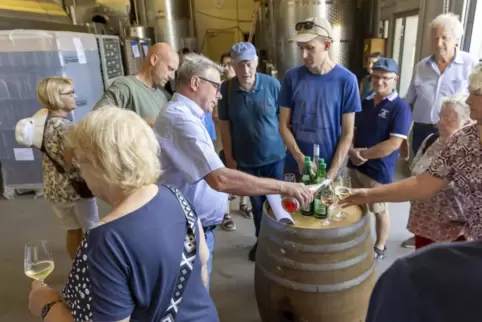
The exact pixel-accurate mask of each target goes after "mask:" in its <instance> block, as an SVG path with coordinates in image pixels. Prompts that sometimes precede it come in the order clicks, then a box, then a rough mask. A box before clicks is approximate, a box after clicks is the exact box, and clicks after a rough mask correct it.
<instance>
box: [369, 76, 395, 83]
mask: <svg viewBox="0 0 482 322" xmlns="http://www.w3.org/2000/svg"><path fill="white" fill-rule="evenodd" d="M371 78H372V80H374V81H375V82H378V81H379V80H380V79H381V80H382V81H384V82H388V81H391V80H392V79H393V78H394V77H389V76H383V77H380V76H376V75H371Z"/></svg>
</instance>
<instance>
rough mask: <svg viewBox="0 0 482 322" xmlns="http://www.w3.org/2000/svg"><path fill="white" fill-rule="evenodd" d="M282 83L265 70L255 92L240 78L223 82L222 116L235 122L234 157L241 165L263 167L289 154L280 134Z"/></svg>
mask: <svg viewBox="0 0 482 322" xmlns="http://www.w3.org/2000/svg"><path fill="white" fill-rule="evenodd" d="M230 82H231V85H229V83H230ZM280 87H281V86H280V83H279V81H278V80H277V79H275V78H273V77H271V76H267V75H264V74H261V73H257V74H256V83H255V86H254V88H253V90H252V91H251V92H246V91H243V90H242V89H241V88H240V87H239V81H238V80H237V78H233V79H231V80H229V81H226V82H224V83H223V84H222V86H221V94H222V96H223V98H222V99H221V101H219V106H218V110H219V119H220V120H223V121H229V123H230V125H231V138H232V145H233V157H234V159H235V160H236V163H237V164H238V166H240V167H248V168H249V167H260V166H264V165H268V164H270V163H274V162H277V161H279V160H281V159H282V158H284V157H285V146H284V143H283V139H282V138H281V135H280V134H279V118H278V117H279V107H278V95H279V91H280ZM228 88H229V89H230V91H229V94H228ZM228 101H229V102H228Z"/></svg>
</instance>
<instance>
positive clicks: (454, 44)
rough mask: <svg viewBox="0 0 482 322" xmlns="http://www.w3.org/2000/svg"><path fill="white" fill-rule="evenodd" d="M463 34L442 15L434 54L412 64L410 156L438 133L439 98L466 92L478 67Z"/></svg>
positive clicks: (433, 28) (434, 30) (434, 33)
mask: <svg viewBox="0 0 482 322" xmlns="http://www.w3.org/2000/svg"><path fill="white" fill-rule="evenodd" d="M463 34H464V28H463V25H462V23H461V22H460V21H459V19H458V17H457V16H456V15H454V14H453V13H447V14H441V15H439V16H437V17H436V18H435V19H434V20H433V21H432V22H431V23H430V39H431V45H432V50H433V55H431V56H428V57H425V58H424V59H422V60H421V61H419V62H418V63H417V64H416V65H415V68H414V71H413V77H412V81H411V83H410V86H409V88H408V92H407V95H406V96H405V100H406V101H407V102H408V104H410V107H411V109H412V112H413V122H414V123H413V132H412V153H413V155H415V154H416V153H417V151H418V149H419V148H420V145H421V144H422V142H423V141H424V140H425V139H426V138H427V136H429V135H430V134H433V133H435V132H437V127H436V125H437V123H438V121H439V114H440V106H441V99H442V98H443V97H446V96H451V95H455V94H457V93H460V92H467V89H468V78H469V75H470V73H471V72H472V70H473V69H474V68H475V66H477V60H476V59H475V58H474V57H472V56H471V55H470V54H469V53H467V52H464V51H462V50H460V49H459V45H460V40H461V38H462V35H463ZM401 154H402V156H403V157H405V158H408V155H409V148H408V144H407V141H405V142H404V144H403V146H402V150H401ZM413 245H414V241H413V238H410V239H409V240H406V241H405V242H403V243H402V246H403V247H414V246H413Z"/></svg>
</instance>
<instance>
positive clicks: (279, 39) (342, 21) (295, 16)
mask: <svg viewBox="0 0 482 322" xmlns="http://www.w3.org/2000/svg"><path fill="white" fill-rule="evenodd" d="M265 1H266V0H265ZM268 1H272V2H273V20H271V30H272V33H274V35H272V36H271V37H270V38H271V39H276V46H275V48H274V57H275V59H274V60H275V62H276V67H277V68H278V73H279V78H280V79H283V77H284V75H285V74H286V72H287V71H288V70H289V69H290V68H292V67H294V66H296V65H298V64H301V63H302V59H301V55H300V52H299V50H298V48H297V45H296V43H292V42H290V41H289V39H290V38H292V37H293V36H294V35H295V34H296V31H295V24H296V23H297V22H300V21H303V20H305V19H306V18H309V17H314V16H319V17H323V18H326V19H328V21H329V22H330V23H331V25H332V27H333V34H334V35H333V38H334V40H333V44H332V47H331V50H330V57H331V58H332V59H333V61H335V62H336V63H339V64H341V65H343V66H345V67H353V66H350V65H351V62H350V61H351V60H352V59H351V57H352V56H353V55H355V52H354V50H356V47H355V46H354V44H353V43H354V40H355V35H356V21H357V17H356V13H357V0H338V1H337V0H333V1H327V0H268Z"/></svg>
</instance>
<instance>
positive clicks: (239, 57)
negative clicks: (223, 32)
mask: <svg viewBox="0 0 482 322" xmlns="http://www.w3.org/2000/svg"><path fill="white" fill-rule="evenodd" d="M257 56H258V55H257V54H256V48H255V47H254V45H253V44H252V43H250V42H238V43H237V44H234V46H233V47H232V48H231V58H232V59H233V61H234V62H236V63H237V62H240V61H243V60H255V59H256V57H257Z"/></svg>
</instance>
